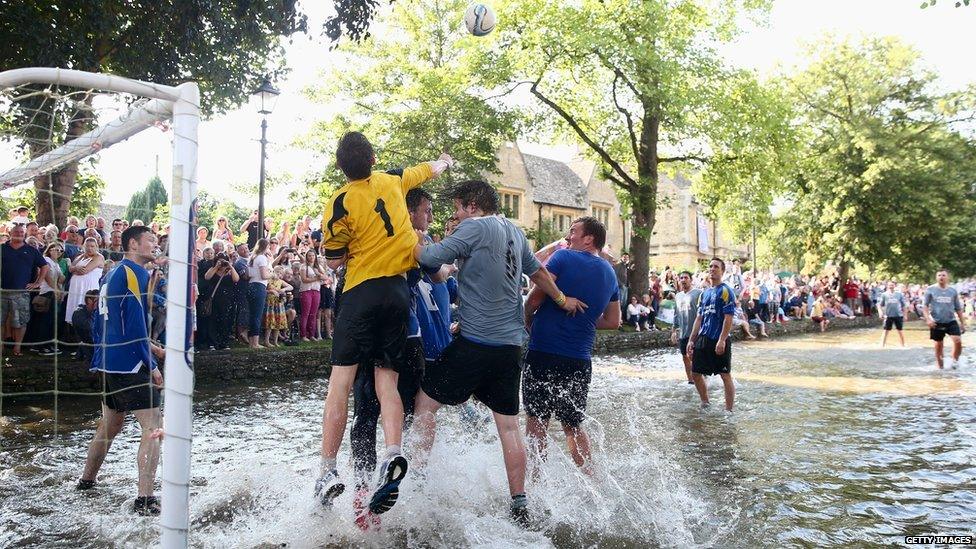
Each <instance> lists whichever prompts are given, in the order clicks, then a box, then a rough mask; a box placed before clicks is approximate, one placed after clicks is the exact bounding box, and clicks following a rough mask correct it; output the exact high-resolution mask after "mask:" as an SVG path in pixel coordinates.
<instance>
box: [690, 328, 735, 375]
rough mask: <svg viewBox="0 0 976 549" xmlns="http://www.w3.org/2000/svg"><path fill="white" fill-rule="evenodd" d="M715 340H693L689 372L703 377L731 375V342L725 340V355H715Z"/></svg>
mask: <svg viewBox="0 0 976 549" xmlns="http://www.w3.org/2000/svg"><path fill="white" fill-rule="evenodd" d="M715 343H717V341H716V340H714V339H712V338H709V337H705V336H699V337H698V339H697V340H695V352H694V353H693V354H692V355H691V371H692V373H695V374H701V375H703V376H712V375H715V374H729V373H732V342H731V341H730V340H728V339H726V340H725V353H723V354H721V355H717V354H715Z"/></svg>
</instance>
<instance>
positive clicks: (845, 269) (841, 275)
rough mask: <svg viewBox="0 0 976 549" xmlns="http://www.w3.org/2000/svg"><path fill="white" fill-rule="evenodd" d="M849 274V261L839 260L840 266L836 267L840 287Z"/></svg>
mask: <svg viewBox="0 0 976 549" xmlns="http://www.w3.org/2000/svg"><path fill="white" fill-rule="evenodd" d="M850 275H851V262H850V261H841V262H840V268H839V269H837V281H838V284H839V285H840V287H841V288H842V287H843V286H844V283H846V282H847V279H848V278H849V277H850Z"/></svg>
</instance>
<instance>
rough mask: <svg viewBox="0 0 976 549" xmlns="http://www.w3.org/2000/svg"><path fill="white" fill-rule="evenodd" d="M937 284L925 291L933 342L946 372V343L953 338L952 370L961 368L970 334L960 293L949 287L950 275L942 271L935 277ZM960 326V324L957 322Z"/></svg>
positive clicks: (926, 315) (927, 316)
mask: <svg viewBox="0 0 976 549" xmlns="http://www.w3.org/2000/svg"><path fill="white" fill-rule="evenodd" d="M935 280H936V282H937V283H936V284H933V285H931V286H929V287H928V289H927V290H925V301H924V305H925V308H924V312H925V322H926V323H927V324H928V325H929V339H931V340H932V341H933V342H935V362H936V365H938V367H939V369H940V370H941V369H942V340H943V339H945V336H947V335H948V336H949V337H950V338H952V362H951V363H950V365H949V367H950V368H952V369H953V370H955V369H956V368H958V367H959V355H961V354H962V334H963V332H965V331H966V319H965V317H964V316H963V314H962V302H961V301H960V300H959V292H957V291H956V289H955V288H953V287H952V286H949V272H948V271H946V270H945V269H939V270H938V272H936V273H935ZM957 318H958V319H959V322H956V319H957Z"/></svg>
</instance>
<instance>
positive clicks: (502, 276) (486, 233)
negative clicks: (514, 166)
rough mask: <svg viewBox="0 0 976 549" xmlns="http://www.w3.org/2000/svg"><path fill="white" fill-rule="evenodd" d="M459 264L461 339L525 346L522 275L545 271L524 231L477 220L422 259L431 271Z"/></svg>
mask: <svg viewBox="0 0 976 549" xmlns="http://www.w3.org/2000/svg"><path fill="white" fill-rule="evenodd" d="M455 260H460V266H459V271H458V299H459V300H460V302H461V304H460V306H459V307H458V317H459V321H460V323H461V335H463V336H464V337H465V338H467V339H470V340H472V341H475V342H478V343H484V344H488V345H521V344H522V343H523V342H524V341H525V338H526V337H528V333H527V332H526V331H525V319H524V316H523V308H522V287H521V280H522V273H525V274H527V275H532V274H534V273H535V272H536V271H538V270H539V267H540V266H541V265H540V264H539V261H538V260H537V259H536V258H535V255H533V253H532V250H531V249H530V248H529V243H528V241H526V240H525V235H524V234H522V231H520V230H519V229H518V227H516V226H515V225H513V224H512V222H511V221H509V220H507V219H505V218H504V217H500V216H494V215H492V216H485V217H472V218H468V219H465V220H464V221H462V222H461V223H460V224H458V226H457V229H455V231H454V232H453V233H452V234H451V236H448V237H447V238H445V239H444V240H441V241H440V242H439V243H437V244H430V245H428V246H425V247H424V251H423V254H421V256H420V263H421V264H422V265H424V266H426V267H434V266H437V265H442V264H444V263H452V262H454V261H455Z"/></svg>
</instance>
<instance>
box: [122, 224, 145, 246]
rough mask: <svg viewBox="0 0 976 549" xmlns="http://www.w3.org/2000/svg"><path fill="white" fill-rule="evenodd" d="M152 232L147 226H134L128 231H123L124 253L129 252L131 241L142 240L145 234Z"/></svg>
mask: <svg viewBox="0 0 976 549" xmlns="http://www.w3.org/2000/svg"><path fill="white" fill-rule="evenodd" d="M149 232H152V229H150V228H149V227H147V226H145V225H133V226H131V227H129V228H128V229H126V230H124V231H122V251H123V252H127V251H129V241H131V240H139V239H140V238H142V234H143V233H149Z"/></svg>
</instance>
